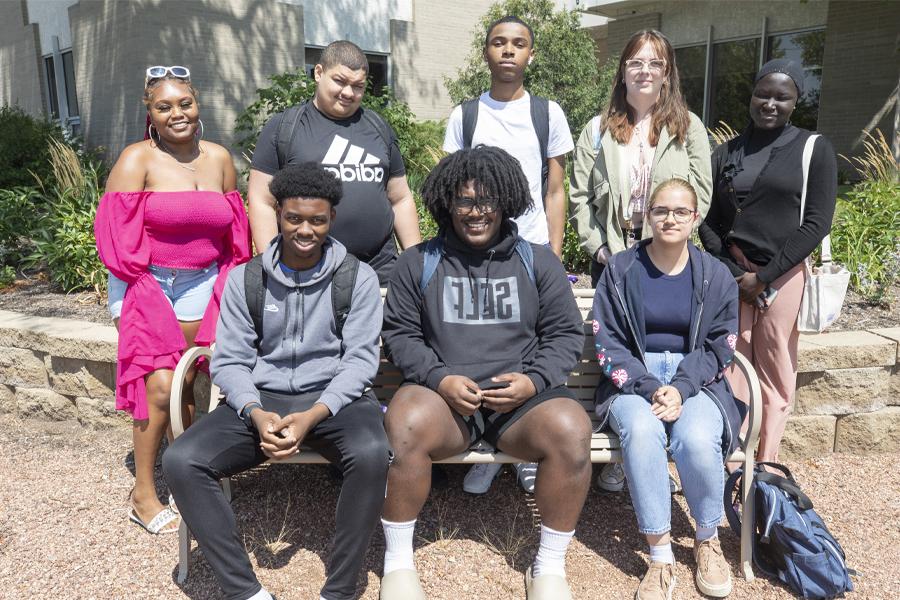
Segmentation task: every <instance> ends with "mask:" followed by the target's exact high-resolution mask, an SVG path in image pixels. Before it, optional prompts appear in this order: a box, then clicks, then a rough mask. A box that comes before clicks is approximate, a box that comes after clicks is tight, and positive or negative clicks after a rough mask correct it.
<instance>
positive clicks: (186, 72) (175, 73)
mask: <svg viewBox="0 0 900 600" xmlns="http://www.w3.org/2000/svg"><path fill="white" fill-rule="evenodd" d="M167 73H169V74H171V75H172V77H177V78H178V79H190V78H191V70H190V69H188V68H187V67H179V66H177V65H175V66H172V67H163V66H162V65H157V66H155V67H147V73H146V74H145V76H144V85H147V84H148V83H150V80H151V79H160V78H162V77H165V76H166V74H167Z"/></svg>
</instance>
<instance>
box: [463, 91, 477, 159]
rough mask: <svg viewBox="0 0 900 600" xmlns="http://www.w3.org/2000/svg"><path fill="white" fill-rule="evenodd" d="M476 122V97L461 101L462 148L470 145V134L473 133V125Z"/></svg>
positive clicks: (472, 134)
mask: <svg viewBox="0 0 900 600" xmlns="http://www.w3.org/2000/svg"><path fill="white" fill-rule="evenodd" d="M477 123H478V98H472V99H471V100H466V101H465V102H463V103H462V128H463V148H471V147H472V136H474V135H475V125H476V124H477Z"/></svg>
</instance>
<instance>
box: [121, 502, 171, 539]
mask: <svg viewBox="0 0 900 600" xmlns="http://www.w3.org/2000/svg"><path fill="white" fill-rule="evenodd" d="M177 518H178V513H176V512H175V511H173V510H172V509H171V508H168V507H166V508H164V509H162V510H161V511H159V512H158V513H156V516H155V517H153V518H152V519H150V522H149V523H144V522H143V521H141V518H140V517H139V516H138V515H137V513H136V512H135V511H134V508H133V507H132V508H131V510H129V511H128V519H129V520H130V521H133V522H134V523H137V524H138V525H140V526H141V527H143V528H144V529H146V530H147V531H148V532H149V533H152V534H153V535H165V534H168V533H178V528H177V527H176V528H174V529H163V528H164V527H166V526H167V525H169V524H170V523H171V522H172V521H174V520H175V519H177Z"/></svg>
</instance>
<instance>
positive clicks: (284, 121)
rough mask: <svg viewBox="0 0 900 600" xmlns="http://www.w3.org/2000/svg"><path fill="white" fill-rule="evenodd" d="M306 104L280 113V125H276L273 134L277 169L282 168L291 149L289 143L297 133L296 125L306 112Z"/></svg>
mask: <svg viewBox="0 0 900 600" xmlns="http://www.w3.org/2000/svg"><path fill="white" fill-rule="evenodd" d="M308 103H309V102H304V103H302V104H295V105H294V106H291V107H289V108H288V109H287V110H285V111H284V113H282V116H281V123H279V124H278V131H276V132H275V155H276V156H277V157H278V168H279V169H283V168H284V165H285V163H286V161H287V155H288V152H289V151H290V149H291V142H292V141H293V140H294V134H296V133H297V123H299V122H300V117H301V116H302V115H303V113H304V112H306V105H307V104H308Z"/></svg>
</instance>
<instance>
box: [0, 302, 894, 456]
mask: <svg viewBox="0 0 900 600" xmlns="http://www.w3.org/2000/svg"><path fill="white" fill-rule="evenodd" d="M115 359H116V330H115V329H114V328H112V327H108V326H103V325H97V324H95V323H88V322H84V321H72V320H67V319H52V318H44V317H33V316H28V315H23V314H21V313H15V312H11V311H4V310H0V413H10V414H15V415H17V416H19V417H21V418H32V419H44V420H70V419H77V420H78V421H79V422H80V423H81V424H82V425H84V426H88V427H95V428H104V427H114V426H120V425H128V424H130V418H129V417H128V416H127V415H125V414H122V413H117V412H116V411H115V408H114V402H113V386H114V382H115ZM799 371H800V374H799V377H798V381H797V394H796V398H795V406H794V414H793V416H792V417H791V418H790V420H789V421H788V428H787V431H786V432H785V437H784V443H783V446H782V447H783V453H784V454H785V455H792V456H802V455H817V454H822V453H825V452H832V451H839V452H851V453H857V454H865V453H870V452H888V451H897V450H900V327H895V328H891V329H873V330H871V331H847V332H836V333H825V334H819V335H806V334H804V335H801V341H800V356H799Z"/></svg>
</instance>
